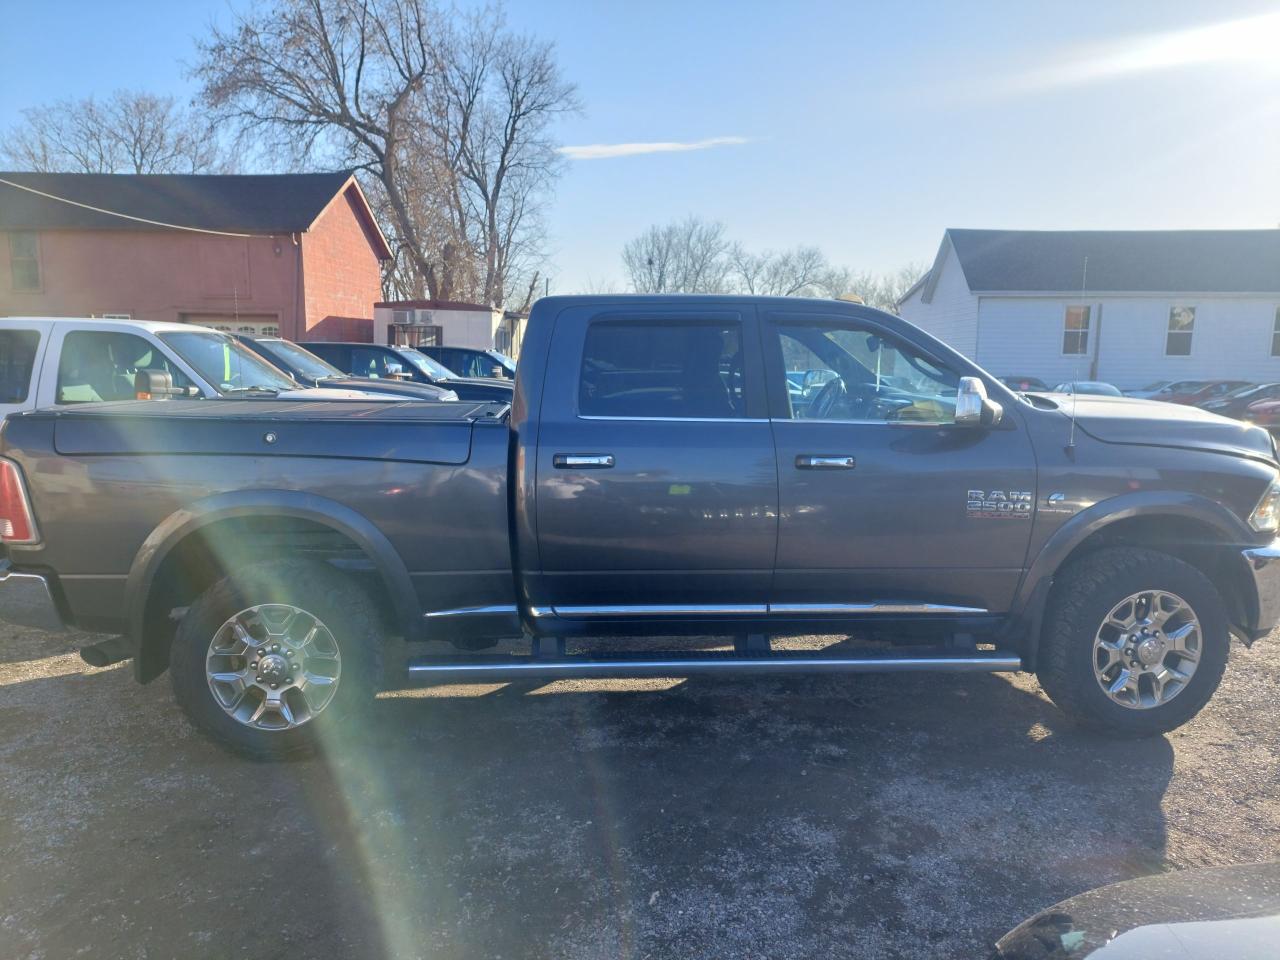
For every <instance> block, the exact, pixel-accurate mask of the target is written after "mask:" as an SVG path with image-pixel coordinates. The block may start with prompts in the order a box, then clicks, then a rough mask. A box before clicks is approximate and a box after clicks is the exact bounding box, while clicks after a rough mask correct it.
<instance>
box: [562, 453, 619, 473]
mask: <svg viewBox="0 0 1280 960" xmlns="http://www.w3.org/2000/svg"><path fill="white" fill-rule="evenodd" d="M551 465H552V466H553V467H557V468H559V469H561V470H607V469H609V468H610V467H612V466H613V454H611V453H557V454H556V455H555V456H554V457H552V458H551Z"/></svg>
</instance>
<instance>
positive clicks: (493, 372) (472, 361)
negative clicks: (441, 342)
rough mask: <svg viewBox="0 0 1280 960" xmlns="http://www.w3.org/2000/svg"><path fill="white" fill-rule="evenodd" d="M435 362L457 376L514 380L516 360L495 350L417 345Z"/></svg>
mask: <svg viewBox="0 0 1280 960" xmlns="http://www.w3.org/2000/svg"><path fill="white" fill-rule="evenodd" d="M417 349H418V350H419V352H421V353H425V354H426V355H427V356H428V357H430V358H431V359H432V360H434V361H436V363H439V364H441V365H442V366H445V367H447V368H448V369H449V370H451V371H453V373H454V375H455V376H459V377H482V378H483V377H491V378H494V379H497V380H514V379H515V378H516V362H515V361H514V360H512V359H511V358H510V357H508V356H507V355H506V354H505V353H499V352H498V351H497V350H478V349H476V348H475V347H418V348H417Z"/></svg>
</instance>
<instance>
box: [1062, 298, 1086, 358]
mask: <svg viewBox="0 0 1280 960" xmlns="http://www.w3.org/2000/svg"><path fill="white" fill-rule="evenodd" d="M1090 309H1091V308H1090V307H1067V312H1066V315H1065V316H1064V317H1063V319H1062V352H1063V353H1064V354H1066V355H1067V356H1083V355H1085V354H1087V353H1088V352H1089V311H1090Z"/></svg>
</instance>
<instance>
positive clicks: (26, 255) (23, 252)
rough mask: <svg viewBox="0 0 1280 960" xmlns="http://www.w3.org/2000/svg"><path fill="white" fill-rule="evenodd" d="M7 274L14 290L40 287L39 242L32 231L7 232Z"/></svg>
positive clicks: (37, 288)
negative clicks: (11, 279) (10, 278)
mask: <svg viewBox="0 0 1280 960" xmlns="http://www.w3.org/2000/svg"><path fill="white" fill-rule="evenodd" d="M9 276H10V277H12V278H13V289H14V290H39V289H40V244H39V241H38V239H37V237H36V235H35V234H34V233H30V232H21V233H11V234H9Z"/></svg>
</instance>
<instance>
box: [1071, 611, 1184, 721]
mask: <svg viewBox="0 0 1280 960" xmlns="http://www.w3.org/2000/svg"><path fill="white" fill-rule="evenodd" d="M1202 645H1203V638H1202V635H1201V632H1200V621H1199V620H1198V619H1197V618H1196V613H1195V611H1194V610H1192V609H1191V605H1190V604H1189V603H1187V601H1185V600H1183V599H1182V598H1181V597H1179V596H1178V595H1176V594H1173V593H1169V592H1167V591H1164V590H1143V591H1142V592H1141V593H1135V594H1131V595H1130V596H1128V597H1125V598H1124V599H1123V600H1121V601H1120V602H1119V603H1117V604H1116V605H1115V606H1114V607H1112V608H1111V612H1110V613H1109V614H1107V616H1106V619H1104V620H1103V621H1102V626H1101V627H1099V629H1098V633H1097V636H1096V637H1095V638H1094V641H1093V675H1094V676H1095V677H1097V679H1098V683H1099V684H1100V685H1101V686H1102V689H1103V691H1104V692H1105V693H1106V694H1107V696H1109V697H1110V698H1111V699H1112V700H1114V701H1115V702H1116V703H1118V704H1120V705H1121V706H1122V707H1129V708H1130V709H1132V710H1149V709H1151V708H1153V707H1159V706H1162V705H1163V704H1166V703H1168V702H1169V701H1170V700H1172V699H1173V698H1174V697H1176V696H1177V695H1178V694H1179V693H1181V692H1182V691H1183V690H1185V689H1186V686H1187V684H1188V683H1189V682H1190V680H1191V677H1192V675H1193V674H1194V673H1195V672H1196V667H1197V665H1198V664H1199V663H1200V652H1201V649H1202Z"/></svg>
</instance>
